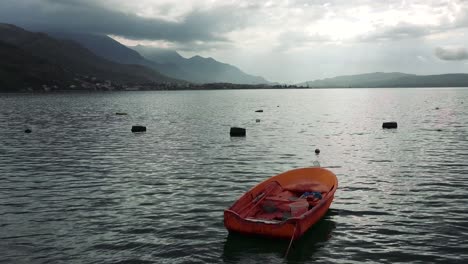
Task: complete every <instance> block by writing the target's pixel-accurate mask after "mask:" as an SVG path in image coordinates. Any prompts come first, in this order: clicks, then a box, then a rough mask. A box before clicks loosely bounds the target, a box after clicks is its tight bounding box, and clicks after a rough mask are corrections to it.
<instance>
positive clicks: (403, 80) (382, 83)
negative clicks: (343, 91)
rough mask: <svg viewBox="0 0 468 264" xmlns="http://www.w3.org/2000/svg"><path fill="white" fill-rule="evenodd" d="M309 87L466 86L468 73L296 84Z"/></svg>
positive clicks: (389, 75)
mask: <svg viewBox="0 0 468 264" xmlns="http://www.w3.org/2000/svg"><path fill="white" fill-rule="evenodd" d="M298 85H300V86H309V87H311V88H314V87H317V88H347V87H361V88H364V87H370V88H372V87H468V74H464V73H458V74H439V75H415V74H405V73H399V72H392V73H384V72H375V73H366V74H358V75H347V76H338V77H334V78H327V79H322V80H315V81H310V82H304V83H300V84H298Z"/></svg>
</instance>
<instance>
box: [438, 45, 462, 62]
mask: <svg viewBox="0 0 468 264" xmlns="http://www.w3.org/2000/svg"><path fill="white" fill-rule="evenodd" d="M435 55H436V56H437V58H439V59H441V60H447V61H460V60H468V51H467V50H466V48H464V47H437V48H436V49H435Z"/></svg>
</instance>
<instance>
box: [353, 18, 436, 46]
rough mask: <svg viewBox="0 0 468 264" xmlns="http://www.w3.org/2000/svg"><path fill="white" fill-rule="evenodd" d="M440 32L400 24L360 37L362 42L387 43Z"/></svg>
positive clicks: (381, 28) (423, 27)
mask: <svg viewBox="0 0 468 264" xmlns="http://www.w3.org/2000/svg"><path fill="white" fill-rule="evenodd" d="M438 31H440V29H438V28H428V27H427V26H419V25H413V24H408V23H400V24H398V25H396V26H391V27H389V26H386V27H380V28H379V29H377V30H376V31H374V32H372V33H369V34H367V35H364V36H362V37H360V39H359V40H360V41H363V42H373V41H386V40H401V39H411V38H419V37H423V36H426V35H429V34H433V33H436V32H438Z"/></svg>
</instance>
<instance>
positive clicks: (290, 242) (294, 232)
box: [284, 222, 297, 258]
mask: <svg viewBox="0 0 468 264" xmlns="http://www.w3.org/2000/svg"><path fill="white" fill-rule="evenodd" d="M296 228H297V222H296V225H295V226H294V231H293V234H292V236H291V241H289V246H288V250H286V254H285V255H284V257H285V258H287V257H288V254H289V249H290V248H291V245H292V242H293V240H294V235H295V234H296Z"/></svg>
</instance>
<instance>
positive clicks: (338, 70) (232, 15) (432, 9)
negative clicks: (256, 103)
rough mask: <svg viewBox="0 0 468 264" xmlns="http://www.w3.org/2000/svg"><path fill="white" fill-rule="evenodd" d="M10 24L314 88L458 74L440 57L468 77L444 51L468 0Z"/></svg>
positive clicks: (54, 6)
mask: <svg viewBox="0 0 468 264" xmlns="http://www.w3.org/2000/svg"><path fill="white" fill-rule="evenodd" d="M0 22H7V23H13V24H17V25H19V26H22V27H25V28H27V29H31V30H37V31H76V32H89V33H99V34H107V35H111V36H113V37H114V38H116V39H118V40H119V41H121V42H123V43H125V44H130V43H131V44H132V45H135V44H138V43H143V44H152V45H157V46H161V47H169V48H174V49H177V50H179V51H183V52H184V54H185V55H186V56H190V55H194V54H201V55H204V56H211V57H215V58H217V59H219V60H223V61H226V62H228V63H234V64H236V65H237V66H240V67H241V68H242V69H243V70H246V71H248V72H249V73H252V74H256V75H263V76H265V77H267V78H269V79H271V80H277V81H282V80H292V81H306V80H309V79H313V78H318V77H329V76H333V75H339V74H352V73H357V72H360V71H367V70H368V67H371V70H372V69H375V70H379V71H386V70H401V71H409V72H418V71H419V70H420V69H426V70H425V72H427V73H433V72H437V71H438V70H437V69H439V71H445V70H450V68H449V67H447V65H445V66H440V65H439V66H437V65H438V64H437V63H442V61H440V60H438V59H436V58H440V59H442V60H445V61H450V62H451V63H452V64H453V68H454V69H461V70H463V69H464V68H461V66H462V67H466V66H463V65H465V64H463V63H462V64H463V65H455V64H456V63H458V58H463V56H464V55H463V54H464V53H463V50H462V51H460V50H455V51H454V50H453V48H452V49H451V48H443V47H451V46H460V45H462V44H464V43H466V42H468V36H467V34H466V31H467V28H468V1H466V0H413V1H404V0H400V1H386V0H355V1H349V0H346V1H345V0H316V1H311V0H275V1H273V0H196V1H195V0H138V1H128V0H21V1H19V0H1V4H0ZM436 47H441V48H438V49H436ZM370 51H373V52H370ZM434 51H435V55H436V56H437V57H434ZM390 54H391V56H390ZM400 54H404V57H403V56H401V55H400ZM460 54H461V55H460ZM421 58H424V59H421ZM452 58H454V59H452ZM272 63H274V64H272ZM346 63H349V65H346V66H344V67H342V66H343V65H345V64H346ZM276 64H277V65H289V66H290V68H288V69H285V67H283V66H282V67H275V65H276ZM325 64H327V65H325ZM328 64H329V65H328ZM350 65H351V66H350ZM390 65H394V66H390ZM422 66H424V67H422ZM451 67H452V66H451ZM411 69H413V70H411ZM418 73H419V72H418ZM423 73H424V72H423Z"/></svg>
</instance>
